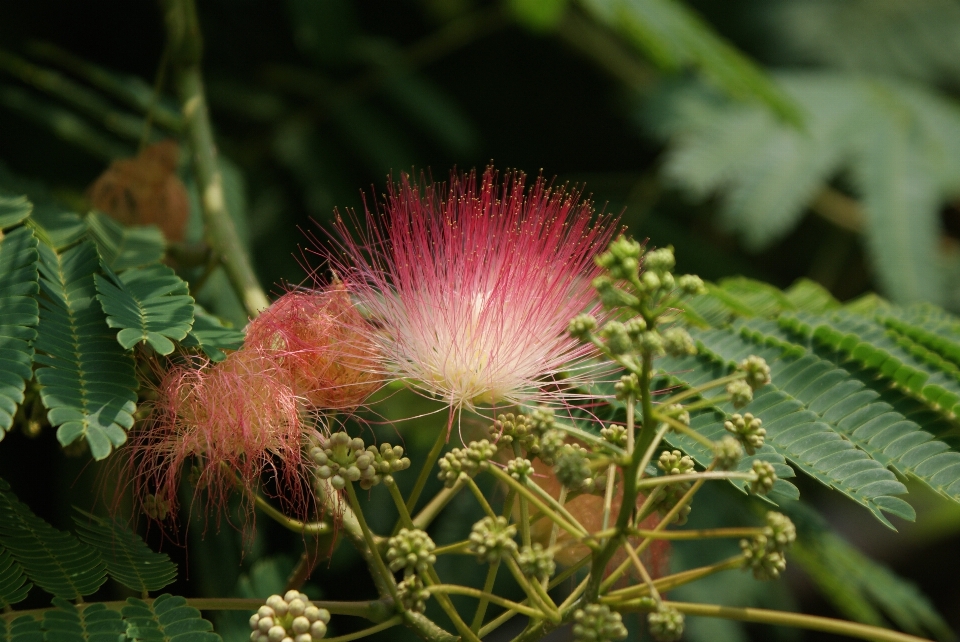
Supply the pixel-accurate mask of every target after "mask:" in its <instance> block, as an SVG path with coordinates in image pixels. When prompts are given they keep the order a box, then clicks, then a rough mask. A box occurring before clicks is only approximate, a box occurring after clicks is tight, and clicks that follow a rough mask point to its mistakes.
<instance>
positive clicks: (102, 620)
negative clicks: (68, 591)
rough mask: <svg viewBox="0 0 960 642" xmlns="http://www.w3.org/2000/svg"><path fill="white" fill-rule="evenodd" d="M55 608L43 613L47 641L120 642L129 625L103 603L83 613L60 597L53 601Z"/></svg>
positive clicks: (86, 607) (90, 606) (88, 607)
mask: <svg viewBox="0 0 960 642" xmlns="http://www.w3.org/2000/svg"><path fill="white" fill-rule="evenodd" d="M53 604H54V606H56V607H57V608H56V609H53V610H50V611H47V612H46V613H44V614H43V623H42V625H41V626H43V629H44V642H117V640H118V639H122V638H123V634H124V633H125V631H126V629H127V626H126V624H125V623H124V621H123V620H122V619H121V617H120V613H119V612H117V611H111V610H109V609H107V607H106V606H104V605H103V604H90V605H88V606H84V607H83V610H80V609H78V608H77V607H76V606H74V605H73V604H71V603H70V602H67V601H66V600H64V599H61V598H57V597H55V598H53Z"/></svg>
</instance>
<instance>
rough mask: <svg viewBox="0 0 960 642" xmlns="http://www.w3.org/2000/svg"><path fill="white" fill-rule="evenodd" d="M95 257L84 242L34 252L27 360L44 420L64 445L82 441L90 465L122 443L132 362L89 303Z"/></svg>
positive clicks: (130, 405)
mask: <svg viewBox="0 0 960 642" xmlns="http://www.w3.org/2000/svg"><path fill="white" fill-rule="evenodd" d="M99 266H100V257H99V256H98V255H97V250H96V248H95V247H94V246H93V245H92V244H91V243H89V242H86V243H81V244H80V245H77V246H75V247H73V248H71V249H69V250H67V251H65V252H63V253H62V254H57V253H56V252H55V251H53V250H52V249H50V248H49V247H47V246H45V245H41V246H40V273H41V278H40V285H41V288H42V290H43V294H44V295H45V297H44V299H43V300H42V303H41V309H40V333H39V337H38V338H37V342H36V348H37V350H38V351H40V352H41V353H42V354H38V355H37V356H36V357H35V359H36V361H37V363H39V364H40V365H41V366H42V367H40V368H38V370H37V373H36V377H37V381H38V382H39V383H40V384H41V385H42V386H43V387H42V389H41V391H40V395H41V399H42V400H43V404H44V406H45V407H46V408H47V410H48V413H47V418H48V419H49V421H50V424H51V425H53V426H59V428H58V430H57V439H58V440H59V441H60V443H61V444H63V445H67V444H71V443H73V442H74V441H76V440H78V439H80V438H85V439H86V440H87V444H88V445H89V446H90V452H91V453H92V454H93V456H94V457H95V458H96V459H103V458H105V457H106V456H107V455H109V454H110V452H111V450H112V449H113V448H114V447H115V446H119V445H120V444H122V443H123V442H124V441H125V440H126V430H128V429H129V428H131V427H132V426H133V412H134V410H135V409H136V401H137V393H136V389H137V379H136V376H135V374H134V366H133V360H132V359H131V357H130V356H129V355H127V354H124V352H123V349H122V348H121V347H120V345H119V344H118V343H117V341H116V338H115V337H114V336H112V334H111V332H110V330H109V328H108V327H107V322H106V316H105V315H104V313H103V309H102V308H101V307H100V304H99V303H98V301H97V299H96V294H97V292H96V287H95V284H94V273H95V272H96V271H97V270H98V269H99Z"/></svg>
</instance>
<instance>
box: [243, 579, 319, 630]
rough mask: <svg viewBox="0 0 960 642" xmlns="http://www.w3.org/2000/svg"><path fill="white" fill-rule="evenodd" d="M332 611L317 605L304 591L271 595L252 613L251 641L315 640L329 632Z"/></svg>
mask: <svg viewBox="0 0 960 642" xmlns="http://www.w3.org/2000/svg"><path fill="white" fill-rule="evenodd" d="M328 622H330V613H329V611H327V610H326V609H321V608H317V607H316V606H314V604H313V602H311V601H310V598H308V597H307V596H306V595H304V594H303V593H300V592H298V591H287V593H286V595H284V596H283V597H281V596H279V595H271V596H270V597H269V598H267V603H266V604H264V605H263V606H261V607H260V609H259V610H258V611H257V612H256V613H254V614H253V615H251V616H250V628H251V629H253V632H252V633H251V634H250V642H313V641H314V640H320V639H322V638H323V636H325V635H326V634H327V623H328Z"/></svg>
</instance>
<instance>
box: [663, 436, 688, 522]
mask: <svg viewBox="0 0 960 642" xmlns="http://www.w3.org/2000/svg"><path fill="white" fill-rule="evenodd" d="M657 468H659V469H660V470H662V471H663V472H664V473H665V474H667V475H685V474H687V473H692V472H694V463H693V459H691V458H690V456H689V455H684V454H683V453H681V452H680V451H679V450H672V451H671V450H664V451H663V452H662V453H660V458H659V459H658V460H657ZM692 485H693V483H692V482H689V481H686V482H678V483H675V484H669V485H667V486H662V487H660V491H659V495H658V499H657V502H656V508H657V512H658V513H660V514H661V515H665V514H667V513H669V512H670V511H671V510H672V509H673V507H674V506H676V505H677V502H679V501H680V499H681V498H682V497H683V496H684V495H685V494H686V492H687V491H688V490H690V487H691V486H692ZM689 515H690V505H689V504H687V505H685V506H684V507H683V508H681V509H680V511H679V512H678V513H677V516H676V517H675V518H674V521H675V523H677V524H679V525H683V524H685V523H686V522H687V516H689Z"/></svg>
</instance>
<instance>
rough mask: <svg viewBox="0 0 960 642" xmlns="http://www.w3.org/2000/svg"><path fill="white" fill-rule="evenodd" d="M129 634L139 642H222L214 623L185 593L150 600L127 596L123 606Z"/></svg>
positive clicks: (129, 636) (128, 635)
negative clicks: (211, 622)
mask: <svg viewBox="0 0 960 642" xmlns="http://www.w3.org/2000/svg"><path fill="white" fill-rule="evenodd" d="M122 612H123V618H124V620H126V622H127V637H128V638H130V639H131V640H134V641H135V642H167V641H170V642H219V640H220V636H219V635H217V634H216V633H214V632H213V625H212V624H210V622H208V621H207V620H204V619H203V618H202V617H201V616H200V611H198V610H197V609H195V608H193V607H192V606H187V601H186V600H185V599H183V598H182V597H174V596H172V595H166V594H165V595H161V596H160V597H158V598H157V599H155V600H154V601H153V603H152V604H148V603H146V602H144V601H143V600H137V599H134V598H129V599H127V606H125V607H123V611H122Z"/></svg>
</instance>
